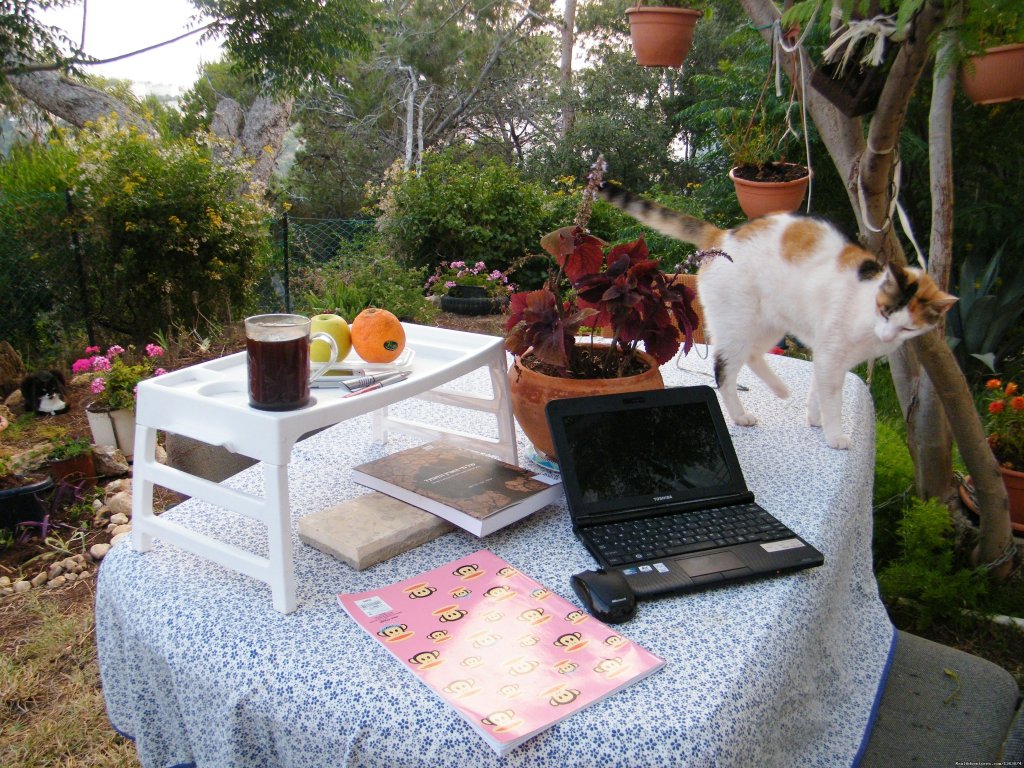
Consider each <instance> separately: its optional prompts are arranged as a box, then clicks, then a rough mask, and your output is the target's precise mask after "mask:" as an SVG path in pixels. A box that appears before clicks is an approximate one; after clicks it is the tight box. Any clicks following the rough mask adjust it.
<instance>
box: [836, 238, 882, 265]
mask: <svg viewBox="0 0 1024 768" xmlns="http://www.w3.org/2000/svg"><path fill="white" fill-rule="evenodd" d="M865 261H875V257H874V256H872V255H871V253H870V252H868V251H865V250H864V249H863V248H861V247H860V246H859V245H853V244H852V243H847V244H846V245H845V246H843V250H841V251H840V252H839V266H840V267H842V268H844V269H857V268H858V267H860V265H861V264H863V263H864V262H865Z"/></svg>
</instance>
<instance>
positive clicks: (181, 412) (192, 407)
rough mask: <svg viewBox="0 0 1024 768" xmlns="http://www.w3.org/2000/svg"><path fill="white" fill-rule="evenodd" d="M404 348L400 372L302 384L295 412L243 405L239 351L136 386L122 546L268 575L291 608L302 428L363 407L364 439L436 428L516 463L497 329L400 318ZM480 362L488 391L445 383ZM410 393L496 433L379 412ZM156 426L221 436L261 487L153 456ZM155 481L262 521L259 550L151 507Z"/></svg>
mask: <svg viewBox="0 0 1024 768" xmlns="http://www.w3.org/2000/svg"><path fill="white" fill-rule="evenodd" d="M405 333H406V343H407V344H408V346H409V347H410V348H411V349H413V350H415V353H416V354H415V356H414V357H413V359H412V361H411V362H410V364H409V366H407V367H408V369H410V370H412V374H411V375H410V376H409V378H407V379H406V380H405V381H402V382H399V383H397V384H391V385H389V386H386V387H384V388H382V389H379V390H376V391H373V392H367V393H365V394H361V395H357V396H355V397H349V398H346V397H344V396H343V395H344V394H345V392H347V390H346V389H345V388H343V387H342V388H329V389H313V390H312V398H313V402H312V403H311V404H310V405H307V406H306V407H304V408H300V409H298V410H294V411H281V412H273V411H260V410H257V409H255V408H251V407H250V406H249V398H248V385H247V372H246V353H245V352H239V353H238V354H234V355H229V356H227V357H222V358H219V359H217V360H211V361H209V362H206V363H202V364H200V365H194V366H191V367H189V368H183V369H181V370H179V371H175V372H173V373H168V374H165V375H163V376H159V377H157V378H152V379H148V380H146V381H144V382H142V383H141V384H140V385H139V390H138V400H137V403H136V430H135V466H134V493H133V501H132V536H131V540H132V547H133V548H134V549H135V550H137V551H139V552H146V551H148V550H149V549H151V548H152V544H153V539H154V538H159V539H162V540H163V541H165V542H167V543H169V544H173V545H174V546H177V547H180V548H181V549H185V550H187V551H189V552H192V553H194V554H197V555H199V556H201V557H205V558H207V559H209V560H212V561H214V562H216V563H219V564H220V565H223V566H224V567H226V568H230V569H232V570H235V571H238V572H240V573H243V574H246V575H248V576H251V577H252V578H255V579H258V580H260V581H263V582H265V583H266V584H268V585H269V586H270V589H271V592H272V595H273V603H274V607H275V608H276V609H277V610H279V611H281V612H282V613H291V612H292V611H294V610H295V608H296V599H295V577H294V573H293V565H292V537H291V511H290V507H289V501H288V462H289V460H290V457H291V451H292V447H293V446H294V445H295V442H296V441H297V440H298V439H299V438H300V437H302V436H303V435H305V434H307V433H308V432H311V431H313V430H317V429H320V428H323V427H328V426H331V425H333V424H337V423H339V422H341V421H345V420H346V419H350V418H353V417H355V416H360V415H363V414H365V413H371V412H372V414H373V417H372V418H373V433H374V439H375V440H376V441H378V442H384V441H385V440H386V439H387V434H388V431H389V430H392V429H393V430H396V431H398V432H404V433H409V434H413V435H417V436H421V437H424V438H427V439H433V438H437V437H440V436H445V437H446V438H447V439H449V440H452V441H454V442H457V443H459V444H461V445H465V446H467V447H469V448H475V449H477V450H482V451H485V452H487V453H490V454H494V455H496V456H498V457H499V458H501V459H503V460H504V461H508V462H511V463H518V455H517V450H516V439H515V426H514V423H513V420H512V407H511V401H510V398H509V392H508V378H507V375H506V368H507V361H506V356H505V349H504V340H503V339H501V338H498V337H495V336H484V335H481V334H474V333H464V332H462V331H450V330H445V329H440V328H430V327H427V326H421V325H405ZM484 367H486V368H487V369H488V371H489V373H490V381H491V391H492V396H491V397H486V396H479V395H474V394H469V393H466V392H458V391H455V390H450V389H445V388H444V385H445V384H447V383H449V382H451V381H454V380H455V379H457V378H459V377H460V376H464V375H465V374H467V373H470V372H472V371H474V370H476V369H478V368H484ZM409 397H419V398H421V399H424V400H429V401H432V402H437V403H441V404H444V405H449V406H454V407H459V408H470V409H473V410H478V411H485V412H490V413H493V414H494V415H495V417H496V419H497V437H496V438H491V437H486V436H482V435H471V434H467V433H465V432H458V431H454V430H449V429H445V428H444V427H440V426H436V425H431V424H427V423H424V422H416V421H411V420H408V419H402V418H397V417H393V416H390V415H389V413H388V406H389V405H391V404H393V403H397V402H400V401H402V400H405V399H406V398H409ZM157 430H166V431H168V432H173V433H175V434H178V435H184V436H186V437H191V438H194V439H196V440H200V441H202V442H205V443H209V444H211V445H217V446H223V447H224V448H226V449H228V450H229V451H232V452H234V453H240V454H244V455H246V456H250V457H252V458H254V459H258V460H260V461H262V462H263V483H264V494H265V495H264V496H262V497H260V496H255V495H252V494H249V493H243V492H240V491H237V490H234V489H231V488H227V487H225V486H222V485H219V484H217V483H213V482H210V481H208V480H204V479H203V478H200V477H197V476H195V475H192V474H189V473H187V472H183V471H181V470H179V469H175V468H173V467H168V466H165V465H163V464H159V463H158V462H157V461H156V439H157ZM154 485H160V486H162V487H164V488H168V489H170V490H173V491H178V492H180V493H184V494H187V495H189V496H195V497H197V498H199V499H202V500H204V501H207V502H209V503H211V504H216V505H217V506H220V507H223V508H224V509H229V510H232V511H234V512H237V513H239V514H242V515H245V516H247V517H250V518H252V519H253V520H257V521H259V522H262V523H264V524H265V525H266V526H267V537H268V544H269V556H268V557H261V556H258V555H255V554H253V553H251V552H248V551H246V550H244V549H241V548H239V547H236V546H234V545H231V544H228V543H225V542H223V541H219V540H217V539H216V538H214V537H212V536H208V535H206V534H201V533H198V532H196V531H193V530H190V529H189V528H186V527H185V526H183V525H181V524H179V523H176V522H173V521H171V520H167V519H165V518H163V517H160V516H157V515H155V514H154V513H153V487H154Z"/></svg>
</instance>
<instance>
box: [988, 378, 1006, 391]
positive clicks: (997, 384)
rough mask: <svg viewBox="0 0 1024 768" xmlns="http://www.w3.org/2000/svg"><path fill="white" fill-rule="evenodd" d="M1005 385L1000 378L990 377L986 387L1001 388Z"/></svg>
mask: <svg viewBox="0 0 1024 768" xmlns="http://www.w3.org/2000/svg"><path fill="white" fill-rule="evenodd" d="M1001 386H1003V382H1001V381H1000V380H999V379H989V380H988V381H986V382H985V389H999V388H1000V387H1001Z"/></svg>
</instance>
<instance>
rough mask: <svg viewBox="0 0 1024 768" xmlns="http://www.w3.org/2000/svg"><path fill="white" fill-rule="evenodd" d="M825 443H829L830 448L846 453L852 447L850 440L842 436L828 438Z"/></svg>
mask: <svg viewBox="0 0 1024 768" xmlns="http://www.w3.org/2000/svg"><path fill="white" fill-rule="evenodd" d="M825 442H826V443H828V445H829V447H830V448H835V449H836V450H840V451H845V450H846V449H848V448H849V447H850V438H849V437H848V436H846V435H842V434H840V435H834V436H832V437H826V438H825Z"/></svg>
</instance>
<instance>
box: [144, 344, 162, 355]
mask: <svg viewBox="0 0 1024 768" xmlns="http://www.w3.org/2000/svg"><path fill="white" fill-rule="evenodd" d="M146 354H147V355H148V356H149V357H163V354H164V348H163V347H161V346H160V345H159V344H147V345H146Z"/></svg>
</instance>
